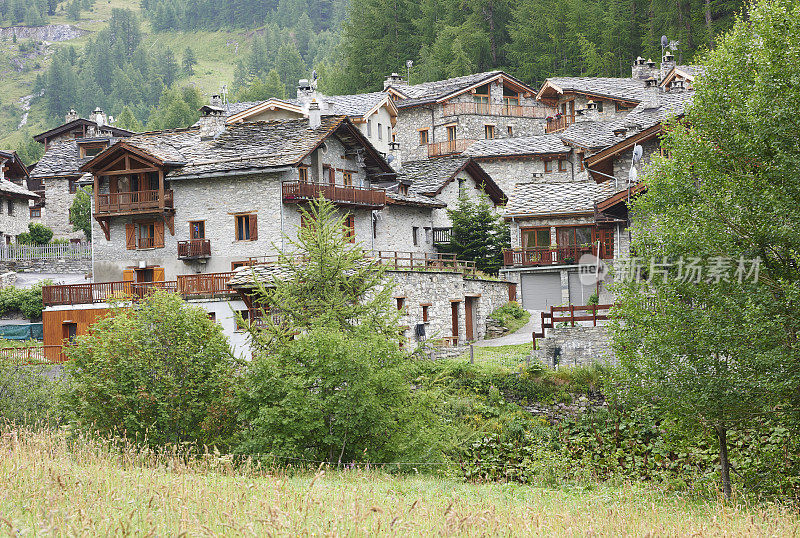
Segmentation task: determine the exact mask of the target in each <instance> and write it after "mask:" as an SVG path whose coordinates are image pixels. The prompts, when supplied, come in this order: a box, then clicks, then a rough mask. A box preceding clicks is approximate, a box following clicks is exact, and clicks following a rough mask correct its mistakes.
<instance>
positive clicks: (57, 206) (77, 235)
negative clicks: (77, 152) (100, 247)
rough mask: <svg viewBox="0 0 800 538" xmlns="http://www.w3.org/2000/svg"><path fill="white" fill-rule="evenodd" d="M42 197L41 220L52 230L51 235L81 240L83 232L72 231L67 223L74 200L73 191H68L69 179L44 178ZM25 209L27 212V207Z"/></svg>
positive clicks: (70, 225) (58, 237)
mask: <svg viewBox="0 0 800 538" xmlns="http://www.w3.org/2000/svg"><path fill="white" fill-rule="evenodd" d="M44 198H45V206H44V207H43V208H42V217H41V222H42V224H44V225H45V226H47V227H48V228H50V229H51V230H53V237H55V238H57V239H81V240H83V239H84V237H83V232H76V231H74V230H73V229H72V224H70V223H69V208H70V207H72V202H73V200H75V193H70V192H69V179H68V178H65V177H48V178H44ZM26 205H27V204H26ZM25 211H26V213H28V209H27V208H26V209H25Z"/></svg>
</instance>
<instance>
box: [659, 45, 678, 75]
mask: <svg viewBox="0 0 800 538" xmlns="http://www.w3.org/2000/svg"><path fill="white" fill-rule="evenodd" d="M673 67H675V56H673V55H672V52H670V51H668V50H667V51H664V56H663V57H662V58H661V73H660V74H661V77H660V78H659V80H664V77H666V76H667V74H668V73H669V72H670V71H672V68H673Z"/></svg>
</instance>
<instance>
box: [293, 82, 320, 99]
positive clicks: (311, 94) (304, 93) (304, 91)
mask: <svg viewBox="0 0 800 538" xmlns="http://www.w3.org/2000/svg"><path fill="white" fill-rule="evenodd" d="M316 93H317V92H316V90H315V89H314V87H313V86H312V85H311V83H310V82H309V81H308V79H307V78H301V79H300V80H299V81H297V99H298V100H299V101H300V102H307V101H309V100H311V99H314V98H315V97H316Z"/></svg>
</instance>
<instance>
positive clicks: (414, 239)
mask: <svg viewBox="0 0 800 538" xmlns="http://www.w3.org/2000/svg"><path fill="white" fill-rule="evenodd" d="M411 243H412V244H413V245H414V246H415V247H418V246H419V226H412V227H411Z"/></svg>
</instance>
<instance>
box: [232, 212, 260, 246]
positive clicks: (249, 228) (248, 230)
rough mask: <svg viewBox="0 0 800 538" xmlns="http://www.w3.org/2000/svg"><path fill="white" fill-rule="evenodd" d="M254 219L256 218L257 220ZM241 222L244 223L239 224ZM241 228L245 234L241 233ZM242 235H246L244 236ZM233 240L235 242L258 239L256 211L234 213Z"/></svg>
mask: <svg viewBox="0 0 800 538" xmlns="http://www.w3.org/2000/svg"><path fill="white" fill-rule="evenodd" d="M245 219H246V220H245ZM253 219H255V221H254V220H253ZM240 222H241V223H242V224H241V226H240V224H239V223H240ZM245 224H246V226H245ZM240 228H241V231H242V232H243V234H240V233H239V232H240ZM242 235H245V236H246V237H245V238H242ZM233 240H234V241H235V242H246V241H257V240H258V216H257V215H256V213H255V212H254V211H249V212H246V213H236V214H234V215H233Z"/></svg>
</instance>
